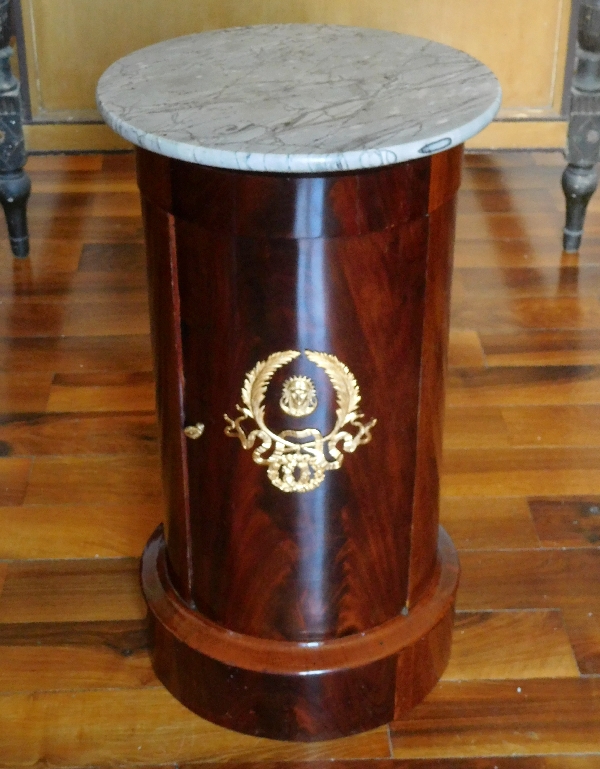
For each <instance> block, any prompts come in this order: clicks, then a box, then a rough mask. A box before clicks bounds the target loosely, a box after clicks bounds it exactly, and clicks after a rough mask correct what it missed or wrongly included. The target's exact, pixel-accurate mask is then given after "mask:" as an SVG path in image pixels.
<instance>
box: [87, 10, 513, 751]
mask: <svg viewBox="0 0 600 769" xmlns="http://www.w3.org/2000/svg"><path fill="white" fill-rule="evenodd" d="M499 102H500V89H499V86H498V83H497V81H496V79H495V78H494V76H493V75H492V74H491V72H490V71H489V70H488V69H487V68H486V67H485V66H483V65H482V64H480V63H479V62H477V61H475V60H474V59H472V58H471V57H469V56H467V55H466V54H464V53H460V52H458V51H455V50H453V49H451V48H448V47H446V46H442V45H439V44H436V43H431V42H428V41H426V40H421V39H418V38H413V37H408V36H404V35H398V34H395V33H392V32H382V31H375V30H365V29H354V28H351V27H334V26H311V25H280V26H257V27H247V28H236V29H226V30H219V31H215V32H206V33H203V34H199V35H192V36H189V37H183V38H180V39H177V40H170V41H167V42H164V43H159V44H157V45H154V46H151V47H149V48H146V49H144V50H141V51H138V52H136V53H134V54H132V55H130V56H127V57H126V58H124V59H122V60H120V61H118V62H117V63H116V64H114V65H113V66H112V67H110V68H109V69H108V70H107V72H106V73H105V74H104V75H103V76H102V79H101V80H100V83H99V86H98V104H99V107H100V110H101V111H102V114H103V116H104V118H105V120H106V121H107V122H108V123H109V125H110V126H111V127H112V128H113V129H114V130H115V131H117V132H118V133H119V134H121V135H122V136H124V137H125V138H126V139H129V140H130V141H132V142H133V143H134V144H136V145H137V146H138V148H139V149H138V150H137V166H138V179H139V186H140V190H141V194H142V199H143V210H144V222H145V228H146V242H147V252H148V272H149V278H150V307H151V319H152V336H153V343H154V352H155V368H156V384H157V403H158V418H159V423H160V436H161V452H162V467H163V480H164V489H165V496H166V502H167V517H166V522H165V526H164V531H163V528H162V527H161V528H160V529H159V530H158V531H157V532H155V534H154V535H153V536H152V538H151V539H150V542H149V543H148V546H147V548H146V550H145V553H144V556H143V562H142V586H143V591H144V595H145V598H146V601H147V603H148V608H149V617H150V631H151V653H152V660H153V664H154V668H155V670H156V673H157V675H158V677H159V678H160V680H161V681H162V682H163V683H164V684H165V686H166V687H167V688H168V689H169V690H170V691H171V692H172V693H173V694H174V695H175V697H177V699H179V700H180V701H181V702H182V703H184V704H185V705H186V706H187V707H188V708H190V709H191V710H193V711H195V712H196V713H198V714H199V715H201V716H203V717H205V718H207V719H209V720H211V721H214V722H216V723H218V724H222V725H224V726H227V727H229V728H231V729H236V730H238V731H242V732H247V733H249V734H255V735H262V736H267V737H273V738H278V739H292V740H314V739H324V738H330V737H337V736H341V735H346V734H352V733H354V732H358V731H363V730H366V729H370V728H372V727H375V726H378V725H380V724H383V723H385V722H387V721H390V720H392V719H393V718H398V717H401V716H402V715H403V714H404V713H405V712H406V711H408V710H409V709H410V708H411V707H413V706H414V705H415V704H416V703H417V702H419V701H420V700H421V699H422V698H423V697H424V696H425V695H426V694H427V692H429V691H430V689H431V688H432V687H433V686H434V685H435V683H436V682H437V680H438V679H439V677H440V675H441V673H442V671H443V669H444V667H445V665H446V662H447V660H448V655H449V650H450V637H451V630H452V618H453V609H454V597H455V593H456V587H457V581H458V562H457V558H456V553H455V551H454V548H453V546H452V543H451V541H450V540H449V538H448V536H447V535H446V534H445V533H444V532H443V530H438V496H439V468H440V458H441V438H442V435H441V433H442V415H443V400H444V371H445V360H446V346H447V336H448V307H449V288H450V273H451V261H452V259H451V255H452V245H453V231H454V216H455V196H456V192H457V189H458V186H459V181H460V168H461V156H462V142H464V140H465V139H468V138H469V137H471V136H473V135H474V134H475V133H477V132H478V131H479V130H480V129H481V128H483V127H484V126H485V125H486V124H487V123H488V122H489V121H490V120H491V119H492V118H493V116H494V115H495V113H496V111H497V109H498V106H499Z"/></svg>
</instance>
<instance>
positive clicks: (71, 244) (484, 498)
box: [0, 153, 600, 769]
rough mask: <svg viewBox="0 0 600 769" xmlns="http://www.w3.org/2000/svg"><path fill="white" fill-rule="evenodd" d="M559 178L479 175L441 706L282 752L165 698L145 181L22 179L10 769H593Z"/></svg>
mask: <svg viewBox="0 0 600 769" xmlns="http://www.w3.org/2000/svg"><path fill="white" fill-rule="evenodd" d="M562 166H563V159H562V156H561V155H560V154H533V153H515V154H510V153H506V154H490V155H470V156H468V157H467V159H466V169H465V174H464V184H463V188H462V191H461V195H460V212H459V218H458V231H457V244H456V270H455V274H454V289H453V315H452V331H451V344H450V366H451V369H450V377H449V390H448V400H447V403H448V408H447V425H446V435H445V448H446V453H445V474H444V478H443V511H442V517H443V523H444V525H445V526H446V528H447V529H448V531H449V533H450V534H451V536H452V537H453V539H454V542H455V543H456V545H457V547H458V548H459V550H460V556H461V562H462V568H463V573H462V581H461V587H460V591H459V595H458V615H457V622H456V628H455V634H454V647H453V653H452V659H451V662H450V665H449V667H448V669H447V671H446V673H445V675H444V678H443V681H442V682H441V683H440V684H439V686H438V687H437V688H436V689H435V690H434V691H433V692H432V694H431V695H430V696H429V697H428V698H427V699H426V701H425V702H423V703H422V704H421V705H420V706H419V707H417V708H416V709H415V710H414V711H413V713H412V714H411V715H410V717H409V718H408V719H407V720H405V721H403V722H401V723H393V724H390V725H389V727H387V726H386V727H383V728H380V729H377V730H375V731H373V732H370V733H367V734H363V735H359V736H355V737H351V738H347V739H342V740H336V741H333V742H325V743H316V744H290V743H280V742H274V741H269V740H264V739H253V738H250V737H246V736H242V735H238V734H235V733H233V732H229V731H226V730H225V729H221V728H219V727H216V726H213V725H212V724H209V723H207V722H205V721H202V720H201V719H199V718H197V717H196V716H194V715H192V714H191V713H189V712H188V711H187V710H185V708H183V706H181V705H180V704H179V703H178V702H176V701H175V700H174V699H173V698H172V697H171V696H170V695H169V694H168V693H167V692H166V691H165V690H164V689H163V688H162V687H161V686H160V685H159V683H158V682H157V680H156V678H155V677H154V675H153V672H152V669H151V667H150V664H149V661H148V655H147V652H146V637H145V630H144V614H145V611H144V605H143V602H142V599H141V596H140V591H139V588H138V581H137V568H138V556H139V554H140V553H141V550H142V548H143V546H144V543H145V541H146V539H147V537H148V535H149V534H150V532H151V531H152V530H153V529H154V527H155V526H156V524H157V523H158V522H159V521H160V519H161V499H160V491H159V482H158V477H159V471H158V458H157V439H156V428H155V421H154V410H153V409H154V403H153V398H154V394H153V383H152V381H153V380H152V373H151V358H150V344H149V339H148V317H147V304H146V288H145V274H144V247H143V240H142V229H141V222H140V208H139V202H138V196H137V190H136V186H135V181H134V173H133V163H132V158H131V156H127V155H121V156H118V155H117V156H104V157H101V156H72V157H45V158H44V157H34V158H31V160H30V161H29V165H28V170H29V171H30V173H31V176H32V179H33V190H34V192H33V195H32V198H31V204H30V225H31V235H32V253H31V258H30V259H29V260H28V261H24V262H13V260H12V259H11V258H10V256H9V253H8V247H7V243H6V240H5V239H4V240H2V241H1V243H0V532H1V535H0V647H1V648H0V766H1V767H16V766H19V767H34V766H35V767H45V768H46V769H52V768H54V767H83V766H86V767H87V766H94V767H109V766H110V767H116V766H129V765H135V766H137V767H150V766H157V765H165V766H168V767H173V766H179V767H182V769H183V767H185V768H186V769H188V768H189V767H191V766H194V765H197V764H199V763H202V764H203V766H205V767H207V769H208V766H209V765H210V764H211V763H215V762H223V761H228V762H235V763H236V764H237V766H238V767H240V766H241V765H244V766H246V765H248V764H253V763H257V762H260V763H261V769H262V768H263V767H264V769H292V766H291V765H292V763H293V762H303V763H302V766H306V769H326V768H327V767H330V766H331V760H335V761H336V762H337V763H336V764H335V765H334V769H350V767H351V769H592V768H593V769H598V767H600V197H599V198H596V199H594V200H593V201H592V203H591V205H590V212H589V215H588V222H587V229H586V238H585V243H584V247H583V249H582V251H581V253H580V254H579V256H576V255H563V254H561V250H560V238H561V225H562V217H563V214H562V211H563V202H562V193H561V191H560V184H559V180H560V174H561V170H562ZM374 760H377V765H376V766H375V765H374V764H373V761H374ZM307 761H309V762H311V764H310V767H309V766H307V765H306V763H305V762H307ZM350 761H352V764H350V763H349V762H350ZM247 769H249V767H247Z"/></svg>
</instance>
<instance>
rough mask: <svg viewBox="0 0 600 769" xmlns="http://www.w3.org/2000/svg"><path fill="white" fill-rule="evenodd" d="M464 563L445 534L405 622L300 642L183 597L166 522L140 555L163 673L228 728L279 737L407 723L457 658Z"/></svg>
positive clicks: (189, 702) (175, 689)
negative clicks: (242, 624)
mask: <svg viewBox="0 0 600 769" xmlns="http://www.w3.org/2000/svg"><path fill="white" fill-rule="evenodd" d="M458 576H459V566H458V558H457V555H456V551H455V549H454V546H453V544H452V541H451V540H450V538H449V537H448V535H447V534H446V532H445V531H444V530H443V529H440V533H439V539H438V562H437V568H436V570H435V572H434V574H433V576H432V579H431V581H430V584H429V586H428V588H427V589H426V590H425V591H424V593H423V594H422V596H421V598H420V599H419V601H418V603H416V604H415V605H414V606H413V607H412V608H411V610H410V612H409V614H408V615H407V616H398V617H396V618H394V619H393V620H390V621H389V622H386V623H384V624H383V625H379V626H378V627H375V628H373V629H372V630H369V631H367V632H365V633H361V634H356V635H351V636H345V637H343V638H338V639H333V640H328V641H323V642H320V643H311V644H307V643H295V642H291V641H276V640H272V639H266V638H257V637H254V636H248V635H242V634H240V633H234V632H232V631H230V630H227V629H226V628H224V627H222V626H220V625H217V624H216V623H214V622H211V621H210V620H208V619H206V618H205V617H204V616H203V615H201V614H199V613H198V612H196V611H193V610H192V609H190V608H189V607H188V606H187V605H186V604H184V603H183V601H182V600H181V598H180V597H179V596H178V594H177V593H176V592H175V590H174V588H173V585H172V584H171V581H170V579H169V575H168V570H167V564H166V547H165V541H164V537H163V531H162V526H160V527H159V528H158V529H157V530H156V531H155V533H154V534H153V535H152V537H151V538H150V541H149V542H148V545H147V546H146V549H145V551H144V555H143V558H142V574H141V579H142V589H143V592H144V597H145V599H146V602H147V604H148V609H149V620H150V647H151V656H152V664H153V667H154V670H155V672H156V675H157V676H158V678H159V679H160V681H161V682H162V683H163V684H164V685H165V686H166V688H167V689H168V690H169V691H170V692H171V694H173V696H174V697H176V698H177V699H178V700H179V701H180V702H181V703H183V704H184V705H185V706H186V707H188V708H189V709H190V710H192V711H193V712H194V713H197V714H198V715H199V716H202V718H206V719H207V720H209V721H212V722H214V723H216V724H219V725H221V726H225V727H227V728H229V729H233V730H235V731H238V732H244V733H245V734H251V735H255V736H260V737H270V738H272V739H280V740H303V741H310V740H324V739H331V738H334V737H343V736H346V735H349V734H355V733H357V732H362V731H366V730H368V729H373V728H375V727H377V726H381V725H382V724H385V723H388V722H389V721H392V720H394V719H397V718H400V717H402V716H403V715H404V714H405V713H406V712H407V711H409V710H410V709H411V708H412V707H414V706H415V705H416V704H417V703H419V702H420V701H421V700H422V699H423V698H424V697H425V696H426V695H427V694H428V693H429V691H430V690H431V689H432V688H433V686H435V684H436V683H437V681H438V680H439V678H440V676H441V674H442V673H443V671H444V668H445V667H446V664H447V662H448V658H449V656H450V642H451V634H452V622H453V618H454V599H455V595H456V589H457V587H458Z"/></svg>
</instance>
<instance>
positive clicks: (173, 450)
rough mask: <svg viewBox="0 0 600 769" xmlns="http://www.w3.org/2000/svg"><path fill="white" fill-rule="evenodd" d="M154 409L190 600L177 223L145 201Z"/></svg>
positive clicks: (177, 557) (170, 524)
mask: <svg viewBox="0 0 600 769" xmlns="http://www.w3.org/2000/svg"><path fill="white" fill-rule="evenodd" d="M143 212H144V227H145V231H146V249H147V256H148V262H147V264H148V282H149V286H150V291H149V297H150V315H151V324H152V345H153V351H154V374H155V377H156V406H157V417H158V426H159V439H160V454H161V468H162V481H163V493H164V497H165V501H166V505H167V515H166V522H165V528H166V536H167V542H168V544H169V552H170V556H171V566H172V569H173V574H174V577H175V580H176V587H177V590H178V591H179V593H180V594H181V595H182V596H183V597H184V599H186V600H189V599H190V598H191V590H192V551H191V547H192V543H191V530H190V508H189V489H188V483H189V481H188V464H187V453H186V446H185V441H186V438H185V435H184V434H183V428H184V425H185V414H184V386H185V385H184V380H185V373H184V371H183V351H182V337H181V335H182V331H181V321H182V316H181V311H180V298H179V277H178V265H177V251H176V242H175V222H174V220H173V217H172V216H171V215H170V214H166V213H164V211H162V210H161V209H158V208H155V207H153V206H152V205H151V204H150V203H149V202H148V201H147V200H144V201H143Z"/></svg>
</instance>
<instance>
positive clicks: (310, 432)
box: [225, 350, 377, 493]
mask: <svg viewBox="0 0 600 769" xmlns="http://www.w3.org/2000/svg"><path fill="white" fill-rule="evenodd" d="M300 354H301V353H299V352H297V351H295V350H287V351H286V352H276V353H273V354H272V355H269V357H268V358H267V359H266V360H264V361H260V362H259V363H257V364H256V366H255V367H254V368H253V369H252V371H250V372H249V373H248V374H247V375H246V379H245V381H244V386H243V387H242V402H243V404H244V405H243V406H239V405H238V406H237V410H238V411H239V412H240V414H241V416H239V417H237V419H235V420H233V419H231V418H230V417H228V416H227V414H226V415H225V420H226V421H227V425H228V426H227V427H226V428H225V434H226V435H228V436H230V437H232V438H234V437H238V438H239V439H240V441H241V443H242V446H243V447H244V448H245V449H252V448H254V446H255V443H257V442H258V445H257V446H256V448H254V451H253V452H252V458H253V459H254V461H255V462H256V463H257V464H258V465H266V466H267V468H268V470H267V475H268V477H269V480H270V481H271V483H272V484H273V485H274V486H276V487H277V488H278V489H281V490H282V491H286V492H300V493H303V492H307V491H311V490H312V489H316V488H317V487H318V486H320V485H321V483H322V482H323V480H324V478H325V472H326V471H327V470H339V468H340V467H341V466H342V462H343V461H344V452H346V453H351V452H354V451H356V449H357V447H358V446H360V445H361V444H363V443H368V442H369V441H370V440H371V428H372V427H374V425H375V424H376V422H377V420H376V419H371V420H370V421H369V422H367V423H366V424H364V423H363V422H361V419H363V414H361V413H360V412H359V411H358V405H359V403H360V390H359V388H358V384H357V383H356V379H355V378H354V375H353V374H352V373H351V372H350V370H349V369H348V367H347V366H345V365H344V364H343V363H341V362H340V361H339V360H338V359H337V358H336V357H335V355H330V354H327V353H323V352H314V351H312V350H306V352H305V355H306V357H307V358H308V360H310V361H312V362H313V363H316V365H317V366H320V367H321V368H322V369H323V371H325V373H326V374H327V376H328V377H329V378H330V380H331V384H332V385H333V387H334V389H335V392H336V396H337V409H336V421H335V425H334V427H333V429H332V430H331V432H330V433H328V434H327V435H325V436H323V435H322V434H321V433H320V431H319V430H317V429H315V428H305V429H303V430H284V431H282V432H281V433H279V434H275V433H274V432H272V431H271V430H270V429H269V428H268V427H267V425H266V424H265V407H264V403H263V401H264V398H265V394H266V391H267V387H268V386H269V382H270V381H271V378H272V376H273V374H274V373H275V372H276V371H277V370H278V369H279V368H281V367H282V366H285V365H286V363H290V361H292V360H294V359H295V358H298V357H299V356H300ZM279 403H280V406H281V409H282V411H284V412H285V413H287V414H290V415H291V416H294V417H304V416H308V415H309V414H311V413H312V412H313V411H314V410H315V408H316V406H317V393H316V390H315V385H314V382H313V381H312V380H311V379H309V378H308V377H304V376H295V377H290V378H289V379H288V380H286V382H285V383H284V385H283V392H282V395H281V399H280V401H279ZM246 419H251V420H253V422H254V423H255V424H256V429H253V430H251V432H249V433H245V432H244V429H243V427H242V423H243V422H244V421H245V420H246ZM344 427H352V428H355V431H354V432H353V433H351V432H349V431H348V430H344V429H343V428H344Z"/></svg>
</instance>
